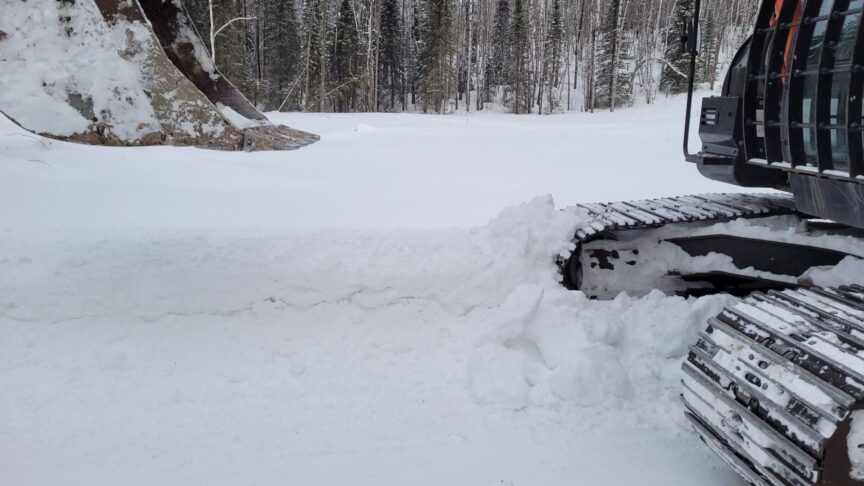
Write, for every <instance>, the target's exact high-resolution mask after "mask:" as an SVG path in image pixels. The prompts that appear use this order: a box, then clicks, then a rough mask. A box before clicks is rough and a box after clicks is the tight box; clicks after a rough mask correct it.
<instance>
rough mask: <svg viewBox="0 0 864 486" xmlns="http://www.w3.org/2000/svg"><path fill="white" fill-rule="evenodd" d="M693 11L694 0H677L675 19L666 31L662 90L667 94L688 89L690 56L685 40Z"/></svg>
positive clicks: (661, 75) (673, 13)
mask: <svg viewBox="0 0 864 486" xmlns="http://www.w3.org/2000/svg"><path fill="white" fill-rule="evenodd" d="M692 13H693V0H676V2H675V6H674V7H673V10H672V15H673V16H674V21H673V23H672V25H671V27H670V28H669V29H668V30H667V32H666V52H665V55H664V57H665V65H664V66H663V71H662V72H661V74H660V91H662V92H664V93H666V94H677V93H683V92H685V91H687V75H686V73H687V71H688V65H689V58H688V56H687V49H686V46H685V45H684V42H683V41H684V36H685V35H686V29H687V24H688V22H689V20H690V15H691V14H692Z"/></svg>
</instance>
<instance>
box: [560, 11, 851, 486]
mask: <svg viewBox="0 0 864 486" xmlns="http://www.w3.org/2000/svg"><path fill="white" fill-rule="evenodd" d="M700 3H701V2H700V1H699V0H696V2H695V6H694V14H693V17H692V20H691V22H690V23H689V25H688V26H687V27H688V28H687V31H688V32H687V36H686V38H687V41H686V42H687V51H688V52H689V54H690V59H691V67H690V76H689V81H690V86H689V91H688V102H687V117H686V122H685V130H684V132H685V134H684V154H685V158H686V160H687V161H688V162H692V163H694V164H695V166H696V168H698V170H699V172H700V173H701V174H702V175H704V176H705V177H708V178H710V179H714V180H718V181H722V182H725V183H729V184H734V185H737V186H740V187H745V188H767V189H774V190H777V191H779V192H775V193H772V194H749V195H748V194H726V195H697V196H683V197H670V198H664V199H656V200H646V201H631V202H619V203H606V204H581V205H578V209H580V210H582V211H583V212H584V214H585V220H586V221H587V222H586V223H585V224H584V225H583V226H582V227H581V228H580V229H579V230H578V231H577V233H576V235H575V237H574V240H573V242H574V246H575V250H574V251H573V252H572V254H570V255H567V256H566V257H563V258H561V259H560V260H559V264H560V268H561V273H562V280H563V283H564V285H566V286H567V287H568V288H571V289H576V290H581V291H583V292H585V293H586V294H588V295H589V296H592V297H595V298H613V297H615V296H616V295H617V294H618V293H620V292H626V293H629V294H635V295H640V294H645V293H648V292H650V291H652V290H654V289H659V290H662V291H664V292H667V293H670V294H678V295H683V296H700V295H705V294H709V293H717V292H723V293H727V294H732V295H735V296H738V297H739V298H740V299H739V300H738V301H737V302H736V303H734V304H732V305H730V306H729V307H727V308H726V309H725V310H724V311H723V312H722V313H720V314H719V315H718V316H716V317H714V318H711V319H710V320H709V322H708V323H707V327H706V329H705V330H704V331H702V332H701V333H700V335H699V339H698V341H697V342H696V343H693V345H692V346H691V347H690V350H689V354H688V355H687V357H686V359H685V360H684V364H683V378H682V380H681V398H682V401H683V408H684V413H685V415H686V417H687V418H688V419H689V421H690V423H691V424H692V427H693V430H694V431H695V432H696V433H697V434H698V435H699V436H700V437H701V438H702V440H703V441H704V442H705V444H707V445H708V446H709V447H710V448H711V449H712V450H713V451H714V452H716V453H717V455H718V456H719V457H720V458H722V459H723V460H724V461H725V462H726V463H727V464H728V465H729V466H730V467H732V468H733V469H734V470H735V471H736V472H737V473H738V474H739V475H740V476H741V477H742V478H743V479H744V480H745V481H747V482H748V483H750V484H753V485H759V486H763V485H764V486H790V485H794V486H805V485H807V486H811V485H821V486H828V485H832V486H840V485H855V484H857V485H862V484H864V286H862V284H864V275H862V274H861V272H862V268H864V265H862V262H864V102H862V100H864V21H862V18H864V1H861V0H763V1H762V2H761V6H760V8H759V12H758V16H757V19H756V22H755V27H754V30H753V33H752V35H751V36H750V38H749V39H748V41H747V42H746V43H745V44H744V46H742V48H741V49H740V50H739V52H738V53H737V54H736V56H735V57H734V59H733V60H732V65H731V67H730V69H729V71H728V73H727V76H726V79H725V82H724V85H723V91H722V93H721V94H720V96H711V97H707V98H704V99H703V100H702V107H701V111H700V112H699V117H698V118H699V138H700V140H701V145H700V150H699V152H698V153H695V154H691V153H690V152H689V146H688V143H689V128H690V119H691V116H690V115H691V106H692V100H693V93H694V89H693V87H694V78H695V64H696V63H695V61H696V56H698V54H699V46H698V40H697V39H698V28H699V12H700Z"/></svg>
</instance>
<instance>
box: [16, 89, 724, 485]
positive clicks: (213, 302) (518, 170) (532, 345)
mask: <svg viewBox="0 0 864 486" xmlns="http://www.w3.org/2000/svg"><path fill="white" fill-rule="evenodd" d="M682 112H683V110H682V104H681V100H680V99H679V100H673V101H669V102H662V101H661V104H660V105H658V106H654V107H641V108H633V109H630V110H622V111H620V112H618V113H615V114H609V113H599V114H594V115H588V114H575V113H574V114H568V115H561V116H548V117H538V116H530V117H516V116H511V115H502V114H481V115H471V116H468V117H466V116H464V115H455V116H446V117H438V116H423V115H383V114H379V115H313V114H291V115H276V116H274V118H276V119H277V120H278V121H282V122H285V123H288V124H290V125H292V126H295V127H297V128H302V129H305V130H309V131H313V132H317V133H319V134H320V135H321V136H322V140H321V142H319V143H317V144H316V145H314V146H311V147H308V148H305V149H302V150H300V151H298V152H293V153H255V154H242V153H227V152H211V151H204V150H198V149H192V148H188V149H177V148H137V149H122V148H114V149H108V148H96V147H87V146H80V145H70V144H64V143H60V142H52V141H47V140H44V139H39V138H38V137H35V136H33V135H30V134H27V133H25V132H23V131H21V130H20V129H18V128H16V127H15V126H13V125H12V124H11V123H9V122H8V121H7V120H5V119H3V118H0V336H2V338H0V390H2V392H0V484H4V485H5V484H9V485H16V486H19V485H21V486H23V485H40V486H41V485H61V484H62V485H93V484H122V485H152V484H160V485H161V484H164V485H189V484H206V485H284V484H292V485H295V484H296V485H304V486H305V485H340V486H341V485H348V484H350V485H376V486H380V485H405V484H411V485H436V486H437V485H470V486H479V485H544V486H545V485H574V484H579V485H601V484H602V485H635V484H645V485H694V484H700V485H709V486H710V485H730V484H740V483H739V482H738V479H737V478H736V477H735V476H734V474H733V473H731V472H730V471H728V470H727V469H726V468H725V467H724V466H723V465H722V464H720V462H719V460H718V459H716V458H715V457H713V456H712V455H711V454H710V452H708V451H707V449H706V448H705V447H703V446H702V444H701V443H700V442H699V440H698V438H696V437H695V436H694V435H693V434H691V433H690V432H689V431H688V429H687V428H686V427H685V425H684V424H683V420H682V418H681V406H680V404H679V402H678V390H677V381H678V379H679V376H680V374H679V366H680V362H681V359H682V357H683V355H684V353H685V349H686V345H687V344H688V342H690V341H691V340H692V339H693V336H694V335H695V333H696V332H697V331H698V330H699V328H700V327H701V325H702V322H704V320H705V319H706V318H707V317H708V316H709V315H711V314H713V313H716V312H718V311H719V309H720V307H722V305H723V304H724V303H726V302H727V298H725V297H722V296H715V297H709V298H703V299H698V300H697V299H691V300H689V301H688V300H685V299H682V298H677V297H667V296H664V295H662V294H659V293H654V294H651V295H649V296H647V297H643V298H640V299H637V298H631V297H627V296H621V297H618V298H617V299H615V300H613V301H608V302H600V301H589V300H587V299H586V298H585V297H584V296H582V295H581V294H579V293H573V292H567V291H565V290H563V289H562V288H561V287H560V286H559V285H558V284H557V282H556V271H555V268H554V265H553V263H552V260H553V257H554V255H556V254H557V253H558V252H560V251H564V250H566V249H567V245H568V239H569V237H570V236H571V235H572V231H573V228H574V227H575V226H576V225H577V224H578V223H579V215H577V214H575V213H573V212H570V211H559V210H557V209H556V207H557V208H562V207H566V206H567V205H569V204H571V203H574V202H577V201H592V200H615V199H632V198H639V197H649V196H660V195H671V194H678V193H694V192H706V191H723V190H734V188H730V187H726V186H723V185H720V184H716V183H712V182H710V181H707V180H705V179H702V178H701V177H700V176H699V175H698V173H697V172H696V170H695V168H694V167H693V166H690V165H687V164H685V163H684V162H682V157H681V154H680V140H679V139H680V135H679V134H680V133H681V126H680V125H681V118H682V117H681V113H682ZM547 194H550V195H551V196H547ZM553 198H554V202H553ZM508 206H509V207H508ZM505 207H506V209H504V208H505Z"/></svg>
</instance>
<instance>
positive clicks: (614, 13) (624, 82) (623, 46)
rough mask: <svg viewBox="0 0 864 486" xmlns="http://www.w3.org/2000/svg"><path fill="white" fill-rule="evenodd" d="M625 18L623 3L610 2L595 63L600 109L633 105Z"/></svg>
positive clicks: (597, 98)
mask: <svg viewBox="0 0 864 486" xmlns="http://www.w3.org/2000/svg"><path fill="white" fill-rule="evenodd" d="M621 18H622V12H621V0H608V2H607V3H606V9H605V10H604V11H603V16H602V19H601V24H600V30H599V32H597V50H596V52H595V61H594V62H595V66H596V67H595V73H596V74H595V76H596V79H595V82H594V86H595V97H594V106H595V107H596V108H610V109H614V108H616V107H620V106H623V105H626V104H628V103H629V102H630V84H629V73H628V72H627V62H628V61H629V54H628V52H627V42H626V36H625V35H623V33H622V32H621V29H622V28H623V26H622V25H621V24H622V22H621Z"/></svg>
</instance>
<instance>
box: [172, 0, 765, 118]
mask: <svg viewBox="0 0 864 486" xmlns="http://www.w3.org/2000/svg"><path fill="white" fill-rule="evenodd" d="M757 4H758V2H757V1H755V0H703V1H702V7H701V8H702V12H701V55H700V57H699V60H698V71H697V76H698V81H699V82H701V83H705V84H706V87H707V88H709V89H713V88H714V87H715V85H716V84H717V82H718V76H722V71H723V69H724V66H723V64H724V61H726V60H728V59H730V58H731V56H733V55H734V53H735V51H736V50H737V48H738V46H739V45H740V43H741V42H742V41H743V40H744V39H745V38H746V37H747V35H748V34H749V25H750V23H751V21H752V19H753V17H754V15H755V10H756V7H757ZM185 5H186V7H187V9H188V10H189V12H190V15H191V16H192V17H193V20H194V22H195V24H196V27H197V28H198V30H199V32H200V33H201V35H202V37H203V38H204V39H207V40H208V41H209V44H210V48H211V51H214V52H211V55H213V56H214V58H215V61H216V64H217V66H218V68H219V69H220V70H221V71H222V72H223V74H225V75H226V76H227V77H228V78H229V79H231V80H232V81H234V82H235V84H237V85H238V87H239V88H240V89H241V91H243V93H244V94H246V96H247V97H248V98H249V99H250V100H252V101H253V102H254V103H255V104H256V105H258V106H259V107H260V108H261V109H263V110H266V111H275V110H278V111H308V112H378V111H383V112H394V111H396V112H398V111H422V112H437V113H448V112H454V111H459V110H462V111H472V110H483V109H484V108H488V107H490V106H495V107H499V108H500V109H505V110H507V111H510V112H512V113H517V114H527V113H536V114H547V113H556V112H564V111H570V110H580V111H594V110H598V109H607V110H612V111H614V110H615V109H616V108H618V107H625V106H629V105H631V104H632V103H633V102H634V101H636V100H637V99H638V98H640V97H641V99H642V101H644V102H645V103H651V102H653V101H654V99H655V98H656V97H657V96H658V95H666V94H676V93H680V92H682V91H684V90H685V89H686V72H687V68H688V62H689V59H688V57H687V56H686V53H685V52H684V51H685V49H684V47H683V45H682V42H681V38H682V36H683V35H684V31H685V25H686V22H687V18H688V16H689V15H691V13H692V9H693V8H694V0H296V1H295V0H187V1H186V2H185ZM720 82H722V79H721V80H720Z"/></svg>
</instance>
